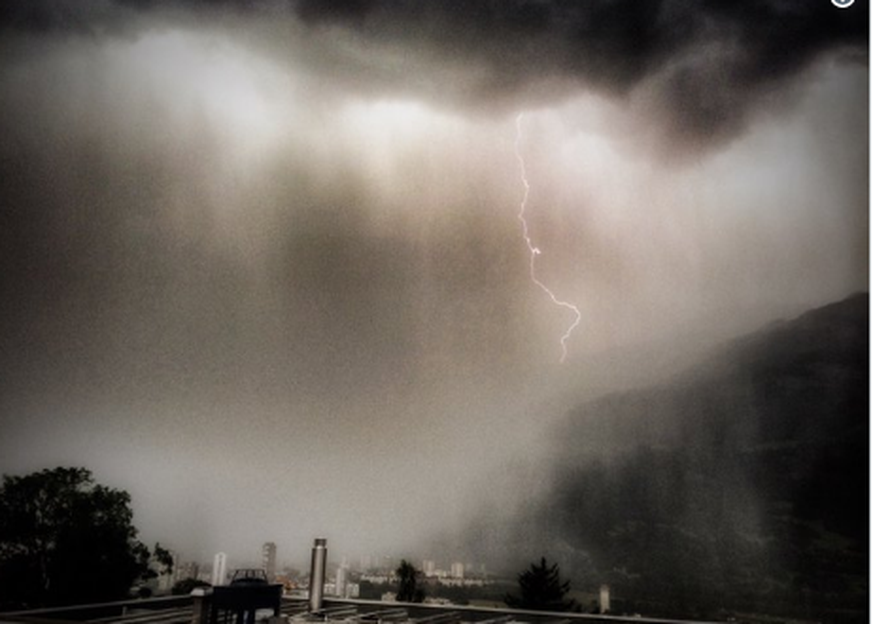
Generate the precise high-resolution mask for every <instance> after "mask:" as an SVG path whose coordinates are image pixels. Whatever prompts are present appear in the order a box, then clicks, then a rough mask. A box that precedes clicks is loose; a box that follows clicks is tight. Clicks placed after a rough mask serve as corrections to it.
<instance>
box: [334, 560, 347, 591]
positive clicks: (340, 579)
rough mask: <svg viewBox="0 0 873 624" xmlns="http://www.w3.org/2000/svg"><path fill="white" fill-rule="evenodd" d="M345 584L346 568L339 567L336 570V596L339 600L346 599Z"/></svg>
mask: <svg viewBox="0 0 873 624" xmlns="http://www.w3.org/2000/svg"><path fill="white" fill-rule="evenodd" d="M346 583H348V568H346V567H345V566H340V567H339V568H337V570H336V595H337V596H339V597H340V598H347V596H346Z"/></svg>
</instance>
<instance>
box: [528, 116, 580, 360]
mask: <svg viewBox="0 0 873 624" xmlns="http://www.w3.org/2000/svg"><path fill="white" fill-rule="evenodd" d="M523 117H524V113H519V114H518V117H516V118H515V157H516V158H517V159H518V164H519V167H520V169H521V182H522V184H523V185H524V196H523V197H522V199H521V207H520V209H519V211H518V220H519V221H521V234H522V238H524V243H525V245H527V250H528V253H529V254H530V279H531V281H533V283H534V284H536V285H537V286H538V287H539V288H540V289H541V290H542V291H543V292H544V293H546V295H548V297H549V299H551V300H552V303H554V304H555V305H556V306H560V307H562V308H567V309H568V310H570V311H572V312H573V315H574V318H573V322H572V323H571V324H570V326H569V327H568V328H567V330H566V331H565V332H564V334H563V335H562V336H561V363H563V362H564V360H566V359H567V342H568V341H569V340H570V336H571V334H572V333H573V330H574V329H576V327H577V326H578V325H579V323H580V322H581V320H582V313H581V312H579V308H577V307H576V306H575V305H573V304H572V303H570V302H568V301H563V300H561V299H558V297H557V296H556V295H555V293H554V292H553V291H552V289H551V288H549V287H548V286H546V285H545V284H544V283H543V282H542V281H540V279H539V278H538V277H537V274H536V261H537V256H539V255H540V254H542V251H541V250H540V248H539V247H537V246H536V245H534V243H533V240H532V239H531V235H530V230H529V228H528V224H527V217H526V216H525V211H526V210H527V200H528V196H529V195H530V183H529V182H528V179H527V169H526V167H525V163H524V157H523V156H522V154H521V120H522V118H523Z"/></svg>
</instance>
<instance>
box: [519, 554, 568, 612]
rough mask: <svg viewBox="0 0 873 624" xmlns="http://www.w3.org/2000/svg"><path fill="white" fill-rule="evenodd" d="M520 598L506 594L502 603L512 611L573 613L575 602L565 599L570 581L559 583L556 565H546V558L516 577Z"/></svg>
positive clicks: (558, 572)
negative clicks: (529, 610) (528, 610)
mask: <svg viewBox="0 0 873 624" xmlns="http://www.w3.org/2000/svg"><path fill="white" fill-rule="evenodd" d="M518 588H519V591H520V592H521V596H520V597H516V596H514V595H512V594H507V595H506V597H505V598H504V601H505V602H506V604H507V605H509V606H510V607H512V608H513V609H531V610H534V611H574V610H576V609H577V608H578V606H577V604H576V601H575V600H573V599H569V600H568V599H566V598H565V596H566V595H567V594H568V593H569V591H570V581H565V582H563V583H562V582H561V572H560V570H559V569H558V564H557V563H555V564H553V565H551V566H550V565H548V564H547V563H546V558H545V557H542V558H541V559H540V563H539V565H537V564H535V563H532V564H531V565H530V569H528V570H525V571H524V572H522V573H521V574H519V575H518Z"/></svg>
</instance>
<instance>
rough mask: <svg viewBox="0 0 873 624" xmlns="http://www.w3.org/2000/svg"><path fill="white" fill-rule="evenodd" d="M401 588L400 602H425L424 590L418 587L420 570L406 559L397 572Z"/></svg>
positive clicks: (398, 593)
mask: <svg viewBox="0 0 873 624" xmlns="http://www.w3.org/2000/svg"><path fill="white" fill-rule="evenodd" d="M396 574H397V579H398V583H399V586H398V588H397V600H398V601H400V602H422V601H424V590H423V589H422V588H421V587H419V586H418V570H416V569H415V566H414V565H412V564H411V563H409V562H408V561H407V560H406V559H402V560H401V561H400V566H399V567H398V568H397V570H396Z"/></svg>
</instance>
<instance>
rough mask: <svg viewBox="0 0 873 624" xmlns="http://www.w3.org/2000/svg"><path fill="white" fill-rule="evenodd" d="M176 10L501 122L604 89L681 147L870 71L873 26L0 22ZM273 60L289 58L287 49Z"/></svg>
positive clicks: (607, 3)
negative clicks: (833, 56) (290, 30)
mask: <svg viewBox="0 0 873 624" xmlns="http://www.w3.org/2000/svg"><path fill="white" fill-rule="evenodd" d="M166 9H177V10H182V11H186V12H190V13H191V14H195V15H199V14H202V13H216V14H218V13H221V14H223V13H229V14H232V15H235V16H237V17H240V18H243V19H260V18H264V17H268V18H269V19H271V20H275V18H277V16H282V15H284V16H288V17H296V18H297V19H299V20H300V22H302V23H303V24H304V25H305V26H306V27H307V28H309V29H310V30H311V31H313V32H315V33H317V32H319V31H320V30H325V29H328V30H325V34H326V36H329V37H335V36H342V35H343V33H344V34H345V35H347V36H353V37H355V42H356V45H355V46H352V47H351V48H349V49H348V50H346V51H345V52H336V51H334V52H333V53H331V54H330V55H326V56H325V55H323V54H322V55H316V56H317V58H314V59H309V62H310V63H311V64H312V65H313V67H312V70H313V71H315V72H327V73H330V74H332V75H346V76H347V78H348V82H349V86H350V88H359V89H363V88H366V89H374V88H375V89H377V90H379V89H388V90H396V89H400V90H402V91H404V92H410V91H411V92H412V93H413V94H417V95H420V96H423V97H426V98H428V99H432V100H440V101H443V102H444V103H446V104H448V105H450V106H463V107H474V108H477V109H480V110H481V109H487V110H488V111H489V112H492V111H494V110H495V108H507V109H509V108H512V109H517V108H518V106H519V103H521V104H523V105H525V106H532V105H536V104H537V103H538V102H541V101H543V102H544V101H553V100H554V98H555V97H560V96H562V95H567V94H569V93H572V92H573V91H575V90H577V89H579V88H593V89H595V90H597V91H600V92H603V93H606V94H608V95H610V96H614V97H619V98H623V97H631V96H636V97H637V100H638V101H639V102H640V106H641V107H642V109H644V114H650V115H652V117H653V118H654V119H656V120H658V121H660V122H661V123H663V125H664V128H665V130H664V132H665V134H666V135H667V136H668V137H671V138H673V139H678V140H679V141H680V142H694V143H701V142H708V141H713V142H717V141H719V140H720V139H725V138H729V137H731V136H735V135H736V134H738V133H740V132H741V131H742V130H743V129H744V127H745V125H746V122H747V120H748V119H749V117H750V115H751V114H753V113H754V112H755V111H756V110H757V109H758V108H764V107H767V106H769V105H771V104H773V102H774V95H775V94H777V93H779V92H782V91H784V90H785V88H786V87H788V86H790V81H791V79H792V78H794V77H796V76H797V75H798V74H799V73H800V72H801V71H802V70H803V69H805V68H807V67H809V66H810V65H811V64H813V63H814V62H815V61H816V60H817V59H819V58H820V57H821V55H822V54H823V53H826V52H829V51H847V52H850V53H851V52H854V54H856V55H857V56H859V57H860V58H862V59H863V60H864V61H866V46H867V41H868V29H867V25H868V22H869V7H868V6H867V4H866V3H863V2H859V3H856V4H855V5H853V6H852V7H851V8H849V9H845V10H840V9H837V8H835V7H834V6H833V5H832V4H831V3H830V2H827V1H826V0H806V1H803V2H785V1H781V0H769V1H760V0H757V1H756V0H741V1H738V2H734V1H725V0H706V1H701V2H687V1H680V0H650V1H648V2H638V1H634V0H601V1H597V2H571V1H567V0H529V1H521V0H515V1H509V2H504V1H495V0H471V1H469V2H464V3H457V2H454V1H452V0H436V1H433V2H418V1H412V0H399V1H387V0H328V1H321V0H298V1H297V2H293V1H286V0H176V1H175V2H160V1H158V0H102V1H101V2H93V3H88V4H87V5H85V8H83V5H82V4H81V3H77V2H69V1H66V0H38V1H36V2H19V3H11V4H6V5H4V6H3V8H0V23H2V24H4V25H5V26H7V27H13V28H17V29H23V30H29V31H31V32H57V31H74V32H86V33H91V34H94V33H98V34H99V33H101V32H104V31H106V30H111V29H112V27H115V26H117V25H118V23H119V22H122V21H124V20H126V19H129V18H130V14H132V13H136V14H138V15H139V16H140V17H142V16H143V15H159V14H162V11H164V10H166ZM174 15H176V16H178V15H179V13H178V12H176V13H174ZM286 34H287V33H286ZM281 36H282V35H281V34H280V38H281ZM273 49H274V51H276V52H277V53H278V54H283V53H287V50H285V49H284V48H283V44H282V43H281V42H277V44H274V45H273ZM386 49H388V50H390V52H391V53H392V54H395V55H396V54H397V53H398V50H399V53H400V55H401V56H402V57H403V59H402V63H400V65H399V66H398V64H397V63H393V64H391V63H389V64H384V63H381V62H380V60H381V57H380V54H381V53H382V52H385V50H386ZM369 55H373V58H370V59H368V58H366V57H367V56H369ZM328 65H329V67H328Z"/></svg>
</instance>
